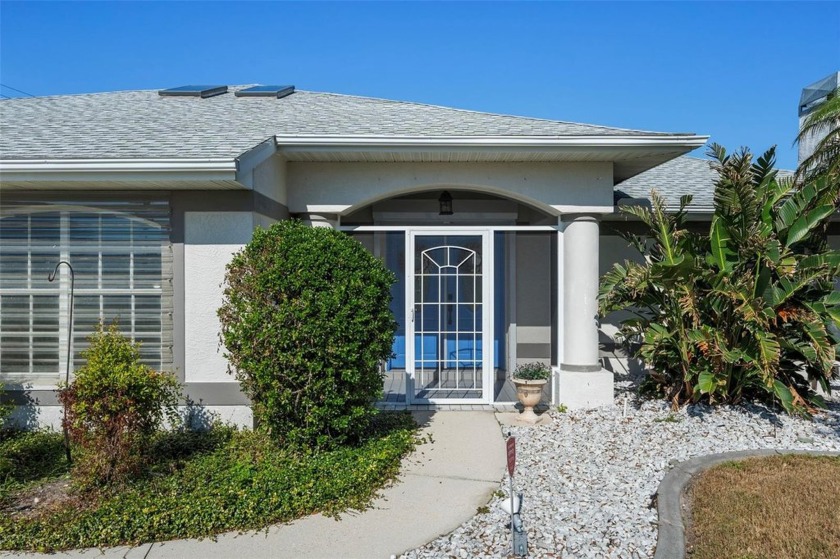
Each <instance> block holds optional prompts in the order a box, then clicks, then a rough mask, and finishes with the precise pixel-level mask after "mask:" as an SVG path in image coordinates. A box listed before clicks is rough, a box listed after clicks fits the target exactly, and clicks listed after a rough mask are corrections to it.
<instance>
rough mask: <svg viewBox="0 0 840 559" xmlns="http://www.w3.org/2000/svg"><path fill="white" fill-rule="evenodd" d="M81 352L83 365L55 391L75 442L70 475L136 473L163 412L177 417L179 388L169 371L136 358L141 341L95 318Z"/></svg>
mask: <svg viewBox="0 0 840 559" xmlns="http://www.w3.org/2000/svg"><path fill="white" fill-rule="evenodd" d="M89 339H90V347H89V348H88V349H87V350H86V351H84V352H83V353H82V357H83V358H84V359H85V365H84V366H83V367H81V368H80V369H79V370H77V371H76V373H75V378H74V379H73V381H72V382H71V383H70V385H69V386H66V387H63V388H62V389H61V390H60V392H59V399H60V400H61V403H62V404H64V406H65V409H66V415H65V418H64V425H65V427H66V429H67V431H68V433H69V436H70V440H71V441H72V443H73V444H75V445H76V446H77V447H78V450H80V452H77V453H76V459H75V462H74V466H73V476H74V478H75V479H76V480H77V481H78V482H79V483H81V484H82V485H84V486H107V485H110V484H113V483H119V482H124V481H126V480H127V479H128V478H130V477H132V476H136V475H137V474H139V473H140V471H141V469H142V467H143V465H144V463H145V461H146V459H147V458H148V456H147V453H146V445H147V443H148V441H149V438H150V437H151V436H152V435H153V434H154V433H155V431H156V430H157V429H158V427H160V425H161V424H162V422H163V419H164V417H165V416H168V418H169V419H170V420H171V421H173V422H176V421H177V410H176V406H177V403H178V397H179V394H180V389H179V385H178V381H177V380H176V379H175V377H174V376H172V375H170V374H166V373H161V372H158V371H154V370H153V369H151V368H150V367H148V366H146V365H143V364H142V363H140V349H139V348H140V346H139V344H136V343H134V342H132V341H131V340H130V339H128V338H126V337H125V336H123V335H122V334H121V333H120V330H119V328H118V326H117V325H116V323H115V324H112V325H110V326H109V327H108V328H107V329H105V327H104V326H103V325H102V324H101V323H100V324H99V325H98V326H97V328H96V331H95V332H94V333H93V334H92V335H91V337H90V338H89Z"/></svg>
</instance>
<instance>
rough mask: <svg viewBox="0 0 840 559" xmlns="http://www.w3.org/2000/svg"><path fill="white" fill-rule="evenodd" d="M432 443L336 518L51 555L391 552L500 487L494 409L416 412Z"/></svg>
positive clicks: (440, 529) (254, 556) (443, 527)
mask: <svg viewBox="0 0 840 559" xmlns="http://www.w3.org/2000/svg"><path fill="white" fill-rule="evenodd" d="M414 417H415V419H416V420H417V421H418V423H420V424H421V425H422V426H423V428H422V431H421V435H422V436H425V437H426V440H427V441H428V440H429V439H430V440H431V442H426V443H424V444H421V445H418V447H417V449H416V450H415V452H414V453H413V454H412V455H411V456H409V457H408V458H407V459H406V460H404V461H403V468H402V471H401V472H400V475H399V481H398V482H397V483H396V484H395V485H394V486H393V487H389V488H387V489H385V490H384V491H383V492H382V496H381V497H380V498H378V499H377V500H376V501H374V503H373V506H372V508H370V509H368V510H366V511H364V512H355V513H353V512H350V513H344V514H342V515H341V520H339V521H336V520H334V519H332V518H326V517H324V516H321V515H314V516H309V517H306V518H302V519H300V520H297V521H295V522H293V523H291V524H285V525H278V526H273V527H271V528H269V530H268V532H267V533H266V531H265V530H263V531H260V532H246V533H245V534H241V535H240V534H236V533H227V534H222V535H219V536H217V538H216V541H213V540H177V541H168V542H160V543H153V544H145V545H142V546H139V547H135V548H128V547H122V548H109V549H105V550H99V549H87V550H77V551H70V552H64V553H56V554H52V555H41V554H33V553H27V554H19V555H11V554H0V556H2V557H43V558H61V557H73V558H77V557H91V558H92V557H98V558H103V557H104V558H109V559H110V558H118V557H119V558H122V557H125V558H129V559H141V558H143V559H182V558H183V559H191V558H195V559H199V558H200V559H217V558H218V559H223V558H224V559H228V558H243V559H244V558H248V559H259V558H263V557H265V558H268V557H271V558H283V557H290V558H291V557H294V558H295V559H298V558H300V559H305V558H316V559H332V558H342V559H343V558H348V559H352V558H360V559H361V558H364V559H368V558H371V559H374V558H379V557H384V558H389V557H390V556H391V555H396V554H399V553H402V552H404V551H406V550H409V549H413V548H415V547H418V546H421V545H423V544H424V543H426V542H428V541H431V540H433V539H435V538H436V537H438V536H440V535H442V534H447V533H449V532H451V531H452V530H454V529H455V528H457V527H458V526H459V525H460V524H461V523H463V522H464V521H466V520H468V519H469V518H471V517H472V516H473V515H475V513H476V509H477V508H478V507H479V506H482V505H484V504H486V503H487V502H488V501H489V500H490V496H491V494H492V493H493V491H495V490H496V489H498V487H499V482H500V481H501V479H502V476H503V472H504V468H505V445H504V440H503V437H502V431H501V428H500V427H499V424H498V422H497V421H496V418H495V415H494V414H493V413H492V412H470V411H438V412H415V413H414Z"/></svg>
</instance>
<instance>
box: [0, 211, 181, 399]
mask: <svg viewBox="0 0 840 559" xmlns="http://www.w3.org/2000/svg"><path fill="white" fill-rule="evenodd" d="M61 260H65V261H67V262H69V263H70V264H71V265H72V267H73V271H74V272H75V290H74V293H75V295H74V310H73V341H72V352H73V365H72V369H76V368H78V367H80V366H82V365H83V360H82V357H81V355H80V354H81V352H82V351H84V350H85V349H86V348H87V346H88V340H87V338H88V336H89V335H90V334H91V332H92V331H93V329H94V327H95V326H96V324H97V323H98V322H99V321H100V320H101V321H104V322H105V323H106V324H109V323H110V322H112V321H114V320H117V322H118V324H119V327H120V329H121V330H122V332H123V333H124V334H126V335H127V336H129V337H131V338H133V339H134V340H136V341H138V342H140V343H141V349H140V352H141V356H142V359H143V362H144V363H146V364H148V365H150V366H151V367H154V368H155V369H170V368H171V364H172V249H171V245H170V242H169V206H168V204H167V203H166V202H165V201H160V200H136V201H131V202H125V201H122V202H104V201H103V202H90V201H86V202H49V203H45V202H37V203H35V202H32V201H20V200H9V199H8V197H7V196H4V198H3V201H2V209H1V210H0V381H3V382H5V383H6V384H9V385H17V384H29V385H33V386H38V385H53V384H55V382H56V381H57V380H58V379H60V378H63V377H64V372H65V367H66V361H67V353H66V352H67V336H68V329H69V327H70V323H69V320H70V313H69V311H70V298H69V296H70V283H71V275H70V271H69V270H68V268H67V267H66V266H61V267H60V268H59V271H58V273H57V277H56V279H55V281H53V282H52V283H50V282H49V281H48V280H47V278H48V276H49V274H50V272H52V270H53V269H54V268H55V266H56V264H57V263H58V262H59V261H61Z"/></svg>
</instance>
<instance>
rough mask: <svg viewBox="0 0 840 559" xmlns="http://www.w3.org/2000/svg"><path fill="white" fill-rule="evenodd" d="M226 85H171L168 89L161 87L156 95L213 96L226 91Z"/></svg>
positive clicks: (204, 97) (203, 97)
mask: <svg viewBox="0 0 840 559" xmlns="http://www.w3.org/2000/svg"><path fill="white" fill-rule="evenodd" d="M227 90H228V88H227V86H226V85H182V86H181V87H172V88H169V89H161V90H160V91H158V95H160V96H162V97H201V98H202V99H206V98H207V97H214V96H216V95H221V94H222V93H227Z"/></svg>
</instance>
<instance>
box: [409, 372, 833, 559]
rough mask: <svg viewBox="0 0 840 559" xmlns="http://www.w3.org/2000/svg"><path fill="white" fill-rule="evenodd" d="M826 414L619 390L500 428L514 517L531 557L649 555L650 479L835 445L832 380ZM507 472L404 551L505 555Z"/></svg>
mask: <svg viewBox="0 0 840 559" xmlns="http://www.w3.org/2000/svg"><path fill="white" fill-rule="evenodd" d="M833 389H834V399H833V401H832V402H830V404H829V410H828V411H827V412H825V413H823V414H821V415H819V416H817V417H816V418H815V419H814V420H813V421H809V420H804V419H797V418H791V417H788V416H786V415H777V414H775V413H773V412H771V411H769V410H768V409H767V408H764V407H761V406H752V405H750V406H746V407H739V406H734V407H732V406H729V407H723V408H710V407H708V406H702V405H698V406H690V407H687V408H683V409H682V410H680V411H679V412H678V413H672V412H671V411H670V409H669V406H668V405H667V404H665V403H664V402H660V401H642V402H640V401H639V400H637V399H636V398H635V396H633V395H629V396H628V400H629V405H628V406H627V415H626V417H624V416H623V404H624V396H623V395H622V396H619V397H618V398H617V399H616V405H615V406H614V407H609V408H600V409H596V410H590V411H576V412H568V413H558V412H557V411H551V412H549V413H551V415H552V418H553V422H552V423H550V424H548V425H544V426H539V427H503V429H504V430H505V433H507V432H508V431H509V432H510V433H511V434H512V435H514V436H515V437H516V440H517V468H516V476H515V478H514V485H515V488H516V490H517V491H521V492H522V493H524V507H523V512H522V520H523V523H524V525H525V528H526V530H527V532H528V547H529V556H530V557H558V558H560V557H562V558H584V557H593V558H594V557H598V558H601V557H616V558H618V557H621V558H625V557H626V558H642V557H652V556H653V552H654V549H655V546H656V536H657V526H656V523H657V512H656V508H655V506H654V504H653V502H652V496H653V495H654V494H655V493H656V490H657V488H658V486H659V483H660V482H661V481H662V479H663V477H664V476H665V473H666V472H667V470H668V469H669V468H670V463H672V462H679V461H683V460H687V459H689V458H693V457H695V456H702V455H706V454H714V453H719V452H726V451H733V450H748V449H762V448H778V449H793V450H831V451H840V399H839V398H838V394H840V383H835V384H834V385H833ZM508 484H509V481H508V479H507V477H506V478H505V479H504V480H503V481H502V483H501V484H500V486H499V489H500V491H499V492H497V494H496V495H495V496H494V497H493V499H492V501H491V502H490V504H489V509H490V511H489V512H487V513H483V514H482V513H481V512H479V513H478V514H477V515H476V516H475V517H473V518H472V519H470V520H469V521H467V522H466V523H464V524H463V525H462V526H461V527H459V528H458V529H456V530H455V531H454V532H452V533H451V534H449V535H447V536H443V537H440V538H438V539H436V540H434V541H432V542H430V543H428V544H426V545H424V546H423V547H421V548H418V549H415V550H412V551H409V552H407V553H405V554H404V555H403V557H405V558H407V559H413V558H420V557H459V558H466V557H505V556H507V555H509V554H510V532H509V530H508V528H507V526H506V524H507V522H508V520H509V517H508V516H507V515H506V514H505V513H504V512H503V511H502V510H501V509H500V508H499V503H500V501H501V499H502V498H505V497H502V496H501V494H502V493H504V495H505V496H506V495H507V489H508Z"/></svg>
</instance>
